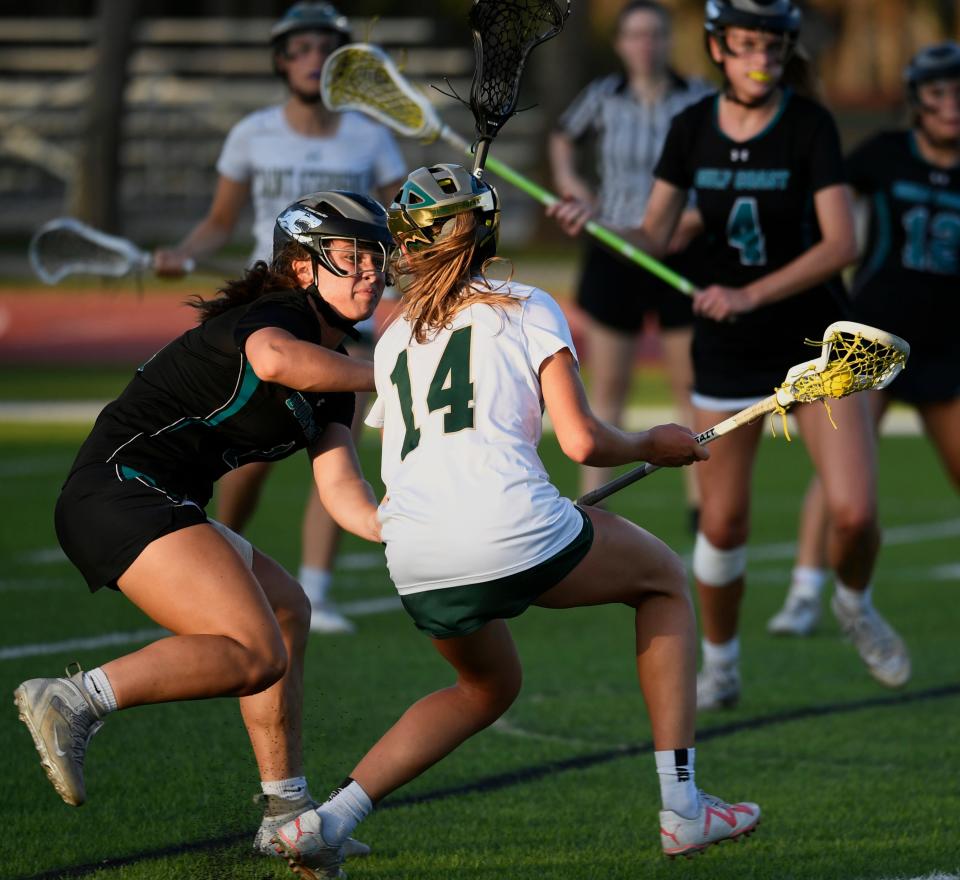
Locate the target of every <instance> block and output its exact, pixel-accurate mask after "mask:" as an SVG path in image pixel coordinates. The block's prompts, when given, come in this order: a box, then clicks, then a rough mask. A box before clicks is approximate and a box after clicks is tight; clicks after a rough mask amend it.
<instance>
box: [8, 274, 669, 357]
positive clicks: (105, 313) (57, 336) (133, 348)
mask: <svg viewBox="0 0 960 880" xmlns="http://www.w3.org/2000/svg"><path fill="white" fill-rule="evenodd" d="M186 297H187V294H186V293H184V292H182V291H181V292H177V293H169V292H163V293H152V292H151V293H149V294H145V295H143V296H141V295H138V294H136V293H130V292H126V291H117V292H115V291H109V292H103V293H99V292H90V291H84V292H82V293H80V292H56V291H51V292H47V291H39V292H27V293H13V294H10V293H0V363H6V364H30V363H36V364H39V363H48V364H49V363H87V364H132V363H142V362H143V361H145V360H146V359H147V358H149V357H150V355H152V354H153V353H154V352H156V351H157V350H158V349H160V348H162V347H163V346H164V345H166V344H167V343H168V342H169V341H170V340H171V339H173V338H174V337H175V336H178V335H179V334H180V333H182V332H183V331H184V330H187V329H189V328H190V327H192V326H193V325H194V324H195V322H196V312H194V310H193V309H191V308H189V307H188V306H185V305H184V304H183V301H184V300H185V299H186ZM561 305H562V307H563V310H564V312H565V313H566V315H567V319H568V320H569V321H570V327H571V329H572V331H573V335H574V343H575V344H576V346H577V349H578V351H579V352H580V353H581V354H582V353H583V348H584V343H583V338H582V334H581V326H582V318H581V315H580V312H579V311H578V309H577V308H576V306H573V305H570V304H568V303H566V302H563V303H561ZM393 308H394V304H393V303H390V302H385V303H381V304H380V307H379V308H378V309H377V317H378V319H385V318H386V316H387V315H388V314H389V313H390V312H391V311H392V309H393ZM657 352H658V347H657V341H656V337H655V336H654V335H653V334H651V333H646V334H645V335H644V336H643V338H642V339H641V341H640V345H639V348H638V356H639V357H641V358H643V359H644V360H648V359H652V358H655V357H656V356H657Z"/></svg>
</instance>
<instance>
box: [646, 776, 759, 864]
mask: <svg viewBox="0 0 960 880" xmlns="http://www.w3.org/2000/svg"><path fill="white" fill-rule="evenodd" d="M698 794H699V796H700V812H699V813H697V815H696V816H694V817H693V818H692V819H687V818H685V817H683V816H681V815H679V814H677V813H674V812H673V810H661V811H660V843H661V844H662V845H663V854H664V855H665V856H669V857H670V858H671V859H672V858H676V857H677V856H686V857H687V858H690V857H692V856H695V855H696V854H697V853H699V852H703V851H704V850H705V849H706V848H707V847H708V846H710V845H711V844H714V843H720V842H721V841H724V840H740V839H745V838H746V837H748V836H749V835H751V834H753V832H754V831H755V830H756V828H757V825H758V824H759V823H760V807H758V806H757V805H756V804H752V803H741V804H728V803H725V802H724V801H722V800H720V798H717V797H714V796H713V795H710V794H707V793H706V792H703V791H701V792H698Z"/></svg>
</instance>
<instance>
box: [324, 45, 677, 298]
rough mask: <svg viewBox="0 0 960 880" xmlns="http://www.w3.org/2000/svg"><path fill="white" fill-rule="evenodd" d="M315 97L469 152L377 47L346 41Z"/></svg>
mask: <svg viewBox="0 0 960 880" xmlns="http://www.w3.org/2000/svg"><path fill="white" fill-rule="evenodd" d="M320 93H321V95H322V97H323V103H324V104H325V105H326V106H327V107H328V108H329V109H330V110H333V111H343V110H356V111H358V112H360V113H365V114H366V115H367V116H371V117H373V118H374V119H376V120H377V121H378V122H380V123H382V124H383V125H386V126H387V127H388V128H391V129H393V131H395V132H397V134H399V135H402V136H404V137H409V138H418V139H420V140H424V141H428V142H429V141H433V140H436V139H437V138H440V139H441V140H443V141H446V143H448V144H450V146H452V147H453V148H454V149H457V150H460V151H461V152H464V153H466V154H468V155H471V154H472V153H473V151H472V149H471V147H470V144H469V143H467V140H466V139H465V138H464V137H463V136H462V135H460V134H458V133H457V132H455V131H453V130H452V129H451V128H450V126H448V125H447V124H446V123H444V122H443V121H442V120H441V119H440V117H439V116H438V115H437V111H436V110H435V109H434V107H433V105H432V104H431V103H430V102H429V101H428V100H427V98H426V96H425V95H424V94H422V93H421V92H419V91H417V89H415V88H414V87H413V85H412V84H411V83H410V82H409V81H408V80H407V79H406V78H405V77H404V76H403V74H402V73H400V71H399V70H397V67H396V65H395V64H394V63H393V60H392V59H391V58H390V56H389V55H387V53H386V52H384V51H383V50H382V49H381V48H380V47H379V46H374V45H371V44H370V43H351V44H349V45H347V46H343V47H342V48H340V49H337V50H336V52H334V53H332V54H331V55H330V57H329V58H328V59H327V62H326V64H324V66H323V76H322V78H321V80H320ZM486 167H487V168H489V169H490V170H491V171H492V172H493V173H494V174H496V175H498V176H499V177H502V178H503V179H504V180H505V181H507V183H509V184H511V185H513V186H515V187H516V188H517V189H519V190H521V191H522V192H525V193H526V194H527V195H528V196H532V197H533V198H534V199H536V200H537V201H538V202H540V204H542V205H546V206H550V205H553V204H556V203H557V202H558V201H559V199H558V198H557V196H555V195H554V194H553V193H551V192H549V191H548V190H546V189H544V188H543V187H541V186H540V185H539V184H537V183H534V182H533V181H532V180H530V179H528V178H526V177H524V176H523V175H522V174H520V173H519V172H517V171H514V170H513V169H512V168H511V167H510V166H509V165H506V164H505V163H503V162H501V161H500V160H499V159H497V158H496V157H495V156H489V155H488V156H487V161H486ZM585 229H586V231H587V232H588V233H589V234H590V235H592V236H593V237H594V238H596V239H597V240H598V241H601V242H603V243H604V244H605V245H606V246H607V247H609V248H610V249H611V250H613V251H615V252H616V253H618V254H620V255H621V256H622V257H624V258H626V259H628V260H631V261H632V262H634V263H636V264H637V265H639V266H641V267H642V268H644V269H646V270H647V271H648V272H650V273H652V274H653V275H656V276H657V277H658V278H659V279H660V280H661V281H664V282H666V283H667V284H669V285H670V286H671V287H674V288H676V289H677V290H679V291H680V292H681V293H684V294H686V295H687V296H693V294H694V292H695V291H696V287H695V286H694V285H693V284H692V283H691V282H690V281H689V280H687V279H686V278H684V277H683V276H682V275H678V274H677V273H676V272H674V271H673V270H672V269H670V268H669V267H667V266H664V265H663V263H661V262H660V261H659V260H655V259H654V258H653V257H651V256H650V255H649V254H646V253H644V252H643V251H642V250H640V249H639V248H637V247H634V246H633V245H632V244H630V242H628V241H625V240H624V239H623V238H621V237H620V236H619V235H617V234H615V233H613V232H611V231H610V230H609V229H606V228H605V227H603V226H601V225H600V224H599V223H597V222H595V221H593V220H590V221H588V222H587V224H586V227H585Z"/></svg>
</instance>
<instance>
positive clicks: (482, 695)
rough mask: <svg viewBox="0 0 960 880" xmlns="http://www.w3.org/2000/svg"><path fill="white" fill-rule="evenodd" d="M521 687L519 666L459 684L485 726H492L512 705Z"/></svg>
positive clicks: (521, 674) (521, 680) (521, 675)
mask: <svg viewBox="0 0 960 880" xmlns="http://www.w3.org/2000/svg"><path fill="white" fill-rule="evenodd" d="M522 685H523V673H522V672H521V670H520V667H519V665H517V666H515V667H510V668H504V669H502V670H499V671H498V672H497V673H496V674H495V675H492V676H489V677H487V678H484V679H483V680H482V681H475V680H474V681H470V682H464V681H461V682H459V686H460V688H461V690H462V691H463V692H464V693H465V695H466V696H467V697H468V699H470V701H471V702H472V703H473V704H474V706H475V707H476V708H477V711H478V713H479V714H480V715H481V716H482V717H483V718H484V723H485V724H492V723H493V722H494V721H496V720H497V719H498V718H499V717H500V716H501V715H503V713H504V712H506V711H507V709H509V708H510V707H511V706H512V705H513V704H514V702H515V701H516V699H517V697H518V696H519V695H520V688H521V687H522Z"/></svg>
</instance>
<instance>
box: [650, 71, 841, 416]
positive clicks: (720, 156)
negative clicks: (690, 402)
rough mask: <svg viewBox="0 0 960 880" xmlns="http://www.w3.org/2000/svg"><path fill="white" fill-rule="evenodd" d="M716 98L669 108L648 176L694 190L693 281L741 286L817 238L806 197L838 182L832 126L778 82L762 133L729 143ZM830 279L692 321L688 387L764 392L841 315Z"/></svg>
mask: <svg viewBox="0 0 960 880" xmlns="http://www.w3.org/2000/svg"><path fill="white" fill-rule="evenodd" d="M719 100H720V98H719V96H717V95H712V96H709V97H707V98H704V99H703V100H701V101H699V102H698V103H696V104H694V105H692V106H691V107H688V108H687V109H686V110H684V111H683V112H682V113H680V114H678V115H677V116H676V117H675V118H674V120H673V124H672V126H671V128H670V133H669V135H668V136H667V141H666V143H665V145H664V148H663V153H662V155H661V157H660V161H659V163H658V164H657V168H656V170H655V172H654V174H655V176H656V177H657V178H659V179H661V180H664V181H666V182H667V183H669V184H671V185H673V186H675V187H677V188H679V189H682V190H685V191H688V190H691V189H692V190H694V191H695V192H696V196H697V208H698V210H699V211H700V214H701V216H702V217H703V222H704V227H705V229H704V233H705V234H704V242H705V244H704V247H705V250H704V257H705V259H704V260H703V268H702V270H701V271H699V272H698V277H696V278H695V279H694V280H695V281H696V282H697V283H699V284H700V285H701V286H707V285H709V284H720V285H724V286H726V287H744V286H746V285H748V284H750V283H751V282H753V281H756V280H757V279H759V278H762V277H763V276H765V275H769V274H770V273H772V272H775V271H776V270H777V269H780V268H782V267H783V266H785V265H786V264H787V263H789V262H791V261H792V260H794V259H796V258H797V257H798V256H800V255H801V254H802V253H804V251H806V250H808V249H809V248H810V247H812V246H813V245H814V244H815V243H816V242H817V241H819V240H820V228H819V225H818V223H817V217H816V212H815V209H814V196H815V194H816V193H817V192H819V191H820V190H822V189H826V188H827V187H830V186H835V185H837V184H842V183H843V182H844V180H845V178H844V169H843V157H842V154H841V152H840V141H839V138H838V136H837V130H836V126H835V124H834V122H833V118H832V117H831V116H830V114H829V113H828V112H827V111H826V110H825V109H824V108H823V107H821V106H820V105H819V104H817V103H816V102H815V101H811V100H808V99H807V98H803V97H801V96H799V95H796V94H793V93H791V92H790V91H789V90H785V92H784V95H783V97H782V98H781V103H780V108H779V110H778V112H777V114H776V115H775V116H774V118H773V119H772V120H771V122H770V123H769V124H768V125H767V127H766V128H765V129H763V131H761V132H760V133H759V134H757V135H755V136H754V137H752V138H750V139H749V140H746V141H734V140H731V139H730V138H728V137H727V136H726V135H725V134H724V133H723V132H722V131H721V130H720V126H719V124H718V120H717V114H718V109H719ZM842 312H843V288H842V286H841V284H840V282H839V280H838V279H837V280H834V281H831V282H830V283H829V284H825V285H824V284H822V285H818V286H816V287H814V288H811V289H810V290H807V291H803V292H801V293H798V294H796V295H794V296H791V297H788V298H786V299H782V300H780V301H778V302H774V303H770V304H768V305H764V306H761V307H760V308H758V309H755V310H754V311H752V312H748V313H747V314H743V315H739V316H738V318H737V320H736V321H732V322H726V323H719V322H716V321H711V320H708V319H705V318H700V319H697V321H696V323H695V326H694V344H693V360H694V368H695V374H696V391H697V393H698V394H700V395H704V396H709V397H715V398H746V397H751V396H758V397H759V396H765V395H767V394H770V393H771V391H772V390H773V389H774V387H775V386H777V385H779V384H780V383H781V382H782V381H783V377H784V376H785V375H786V372H787V370H788V369H789V368H790V367H791V366H793V365H794V364H796V363H799V362H801V361H803V360H805V359H807V358H810V357H811V356H812V351H813V350H812V349H811V348H809V347H807V346H805V345H804V339H805V338H806V339H820V338H822V335H823V331H824V329H825V328H826V327H827V325H828V324H829V323H831V321H834V320H836V319H837V318H839V317H841V316H842Z"/></svg>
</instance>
